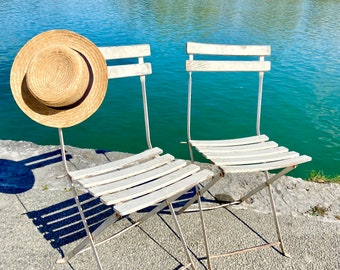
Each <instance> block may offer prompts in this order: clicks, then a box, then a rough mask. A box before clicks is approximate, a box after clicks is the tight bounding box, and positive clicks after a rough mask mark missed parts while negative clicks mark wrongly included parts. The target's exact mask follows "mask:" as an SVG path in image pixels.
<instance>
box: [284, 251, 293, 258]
mask: <svg viewBox="0 0 340 270" xmlns="http://www.w3.org/2000/svg"><path fill="white" fill-rule="evenodd" d="M283 256H285V257H287V258H292V256H290V255H289V254H288V253H287V252H283Z"/></svg>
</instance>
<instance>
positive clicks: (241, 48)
mask: <svg viewBox="0 0 340 270" xmlns="http://www.w3.org/2000/svg"><path fill="white" fill-rule="evenodd" d="M270 52H271V48H270V46H264V45H263V46H262V45H224V44H204V43H196V42H188V43H187V54H189V60H187V61H186V70H187V71H188V72H189V84H188V114H187V117H188V119H187V133H188V139H189V140H191V134H190V129H191V127H190V126H191V96H192V73H193V72H258V74H259V80H258V102H257V120H256V133H257V135H260V133H261V131H260V122H261V104H262V87H263V75H264V72H265V71H269V70H270V62H269V61H265V59H264V57H265V56H269V55H270ZM197 55H203V56H204V60H196V59H194V56H197ZM216 56H224V57H223V58H220V59H217V58H216ZM225 56H227V57H229V56H230V57H231V59H226V58H225ZM249 56H251V58H249ZM252 56H255V58H253V57H252ZM242 58H243V60H242Z"/></svg>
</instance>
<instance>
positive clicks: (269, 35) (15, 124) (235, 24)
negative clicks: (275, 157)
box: [0, 0, 340, 177]
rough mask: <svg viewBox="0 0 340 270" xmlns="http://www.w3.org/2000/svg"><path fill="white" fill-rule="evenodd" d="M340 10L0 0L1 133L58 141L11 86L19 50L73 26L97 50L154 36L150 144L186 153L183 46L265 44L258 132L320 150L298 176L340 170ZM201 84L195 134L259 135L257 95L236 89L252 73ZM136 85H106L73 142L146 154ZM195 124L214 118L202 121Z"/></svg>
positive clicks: (310, 0)
mask: <svg viewBox="0 0 340 270" xmlns="http://www.w3.org/2000/svg"><path fill="white" fill-rule="evenodd" d="M339 14H340V1H338V0H334V1H331V0H329V1H321V0H320V1H316V0H301V1H298V0H287V1H270V0H267V1H259V0H258V1H256V0H214V1H209V0H202V1H200V0H191V1H190V0H189V1H146V0H144V1H141V0H139V1H137V0H120V1H119V0H118V1H114V0H111V1H110V0H97V1H92V0H91V1H90V0H81V1H80V0H79V1H37V0H31V1H19V0H14V1H0V27H1V31H0V115H1V121H0V130H1V132H0V139H12V140H26V141H33V142H35V143H38V144H57V143H58V137H57V131H56V130H55V129H52V128H47V127H44V126H41V125H39V124H36V123H35V122H33V121H32V120H30V119H29V118H27V117H26V115H24V114H23V113H22V112H21V111H20V110H19V108H18V107H17V105H16V104H15V102H14V100H13V98H12V95H11V91H10V87H9V73H10V68H11V65H12V62H13V59H14V57H15V55H16V53H17V52H18V50H19V49H20V48H21V47H22V46H23V45H24V44H25V43H26V42H27V41H28V40H29V39H30V38H32V37H33V36H35V35H36V34H38V33H40V32H42V31H46V30H49V29H69V30H72V31H75V32H78V33H79V34H81V35H84V36H86V37H87V38H89V39H90V40H92V41H93V42H94V43H96V44H97V45H98V46H109V45H127V44H138V43H149V44H150V45H151V52H152V56H151V57H149V58H148V60H149V61H150V62H151V63H152V64H153V74H152V75H151V76H149V78H148V79H149V80H148V81H147V86H148V94H149V106H150V125H151V136H152V139H153V144H154V145H158V146H160V147H162V148H163V149H164V150H166V151H169V152H171V153H173V154H174V155H176V156H178V157H183V158H189V155H188V150H187V146H186V145H184V144H180V142H181V141H185V140H186V98H187V74H186V71H185V69H184V63H185V60H186V58H187V56H186V54H185V43H186V42H187V41H196V42H207V43H230V44H268V45H271V46H272V55H271V56H270V58H269V59H270V60H271V61H272V70H271V71H270V72H269V73H268V74H266V77H265V89H264V100H263V106H264V107H263V115H262V132H263V133H266V134H268V135H270V137H271V138H272V139H274V140H276V141H278V142H280V143H281V144H283V145H285V146H287V147H289V148H291V149H294V150H296V151H298V152H301V153H305V154H308V155H310V156H312V157H313V161H312V162H310V163H308V164H304V165H302V166H300V167H298V168H297V170H295V172H294V173H292V175H295V176H301V177H305V176H306V175H307V174H308V172H309V171H310V170H321V171H324V173H325V174H327V175H334V174H340V166H339V165H340V135H339V131H340V105H339V104H340V89H339V88H340V76H339V75H340V73H339V70H340V55H339V50H340V18H339ZM203 79H204V81H203V83H206V86H205V87H204V88H203V87H202V88H198V89H197V88H196V89H195V101H197V104H198V105H200V103H199V102H200V100H203V101H204V105H205V107H206V109H200V110H195V111H194V115H193V116H194V119H193V131H192V135H193V137H194V138H198V137H200V138H202V137H203V138H205V137H206V138H208V137H213V138H222V137H223V134H227V137H229V138H232V137H237V136H242V135H253V134H254V133H255V124H254V123H255V118H254V116H255V114H254V110H255V106H256V105H255V102H253V103H252V102H251V101H253V98H254V97H255V94H256V93H255V92H256V91H254V92H252V91H249V92H246V91H243V88H242V86H241V85H239V84H238V83H239V82H240V81H245V80H247V81H249V80H252V79H251V78H250V79H248V78H247V79H245V78H241V77H237V78H235V79H234V83H233V87H232V88H231V89H230V90H229V91H230V92H228V94H227V95H226V94H225V92H222V91H215V92H213V91H212V89H213V87H212V85H208V84H207V82H211V80H210V79H209V78H208V77H207V78H203ZM132 83H134V82H131V81H130V80H117V81H112V82H110V84H109V90H108V93H107V96H106V99H105V101H104V103H103V105H102V106H101V108H100V109H99V110H98V111H97V112H96V114H95V115H93V116H92V117H91V118H90V119H89V120H87V121H86V122H84V123H82V124H80V125H78V126H76V127H72V128H69V129H66V130H65V135H66V143H67V144H71V145H73V146H78V147H90V148H100V149H111V150H118V151H127V152H137V151H139V150H142V149H144V148H145V147H146V144H145V140H144V137H143V134H144V133H143V132H144V131H143V122H141V120H142V115H141V110H142V109H141V104H140V92H139V91H138V90H135V89H131V88H130V85H133V84H132ZM213 84H214V85H213V86H219V83H218V82H216V81H214V82H213ZM221 84H223V82H221ZM228 87H231V85H228ZM240 99H241V100H243V103H240V102H239V100H240ZM202 105H203V104H202ZM199 119H203V120H204V121H206V122H208V123H209V124H208V125H206V126H201V125H200V123H199V121H198V120H199ZM226 124H227V125H226ZM139 134H141V136H139Z"/></svg>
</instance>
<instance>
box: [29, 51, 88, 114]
mask: <svg viewBox="0 0 340 270" xmlns="http://www.w3.org/2000/svg"><path fill="white" fill-rule="evenodd" d="M26 83H27V87H28V90H29V91H30V93H31V94H32V95H33V96H34V97H35V98H36V99H37V100H39V102H41V103H42V104H44V105H46V106H49V107H53V108H62V107H66V106H71V105H73V104H76V103H77V102H79V101H81V99H82V97H84V96H85V93H86V91H87V90H88V89H89V87H90V74H89V68H88V65H87V63H86V61H85V59H84V58H83V57H82V55H81V54H80V53H79V52H77V51H75V50H73V49H71V48H69V47H67V46H63V45H53V46H49V47H47V48H44V49H41V50H39V51H38V52H37V53H36V54H35V55H34V57H33V58H32V59H31V61H30V63H29V66H28V69H27V73H26Z"/></svg>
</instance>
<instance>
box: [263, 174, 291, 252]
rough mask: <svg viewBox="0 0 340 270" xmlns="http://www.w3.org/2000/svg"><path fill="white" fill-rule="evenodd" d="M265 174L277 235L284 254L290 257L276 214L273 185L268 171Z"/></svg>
mask: <svg viewBox="0 0 340 270" xmlns="http://www.w3.org/2000/svg"><path fill="white" fill-rule="evenodd" d="M265 176H266V182H267V183H268V184H267V187H268V193H269V200H270V205H271V209H272V213H273V218H274V223H275V228H276V233H277V237H278V240H279V242H280V248H281V251H282V253H283V255H285V256H287V257H290V256H289V254H287V253H286V251H285V248H284V245H283V240H282V236H281V231H280V224H279V220H278V218H277V214H276V207H275V202H274V198H273V191H272V186H271V184H270V180H269V175H268V172H265Z"/></svg>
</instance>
